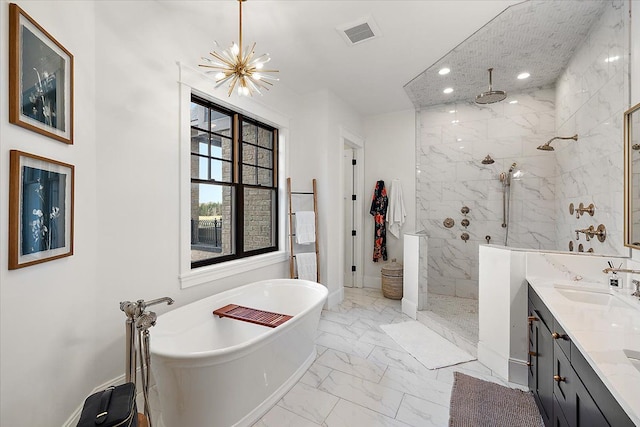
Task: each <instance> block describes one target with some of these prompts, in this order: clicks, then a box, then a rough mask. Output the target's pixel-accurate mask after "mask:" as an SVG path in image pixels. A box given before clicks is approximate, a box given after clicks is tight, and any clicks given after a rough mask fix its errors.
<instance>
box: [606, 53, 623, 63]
mask: <svg viewBox="0 0 640 427" xmlns="http://www.w3.org/2000/svg"><path fill="white" fill-rule="evenodd" d="M618 59H620V56H618V55H616V56H610V57H608V58H607V59H605V60H604V62H613V61H617V60H618Z"/></svg>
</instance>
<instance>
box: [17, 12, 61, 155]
mask: <svg viewBox="0 0 640 427" xmlns="http://www.w3.org/2000/svg"><path fill="white" fill-rule="evenodd" d="M9 122H10V123H13V124H16V125H18V126H22V127H24V128H26V129H29V130H32V131H34V132H37V133H40V134H42V135H46V136H48V137H50V138H54V139H57V140H58V141H62V142H64V143H67V144H73V55H71V53H70V52H69V51H68V50H66V49H65V48H64V47H63V46H62V45H61V44H60V43H58V42H57V41H56V39H54V38H53V37H52V36H51V35H50V34H49V33H47V31H45V29H44V28H42V27H41V26H40V25H39V24H38V23H37V22H36V21H35V20H34V19H33V18H31V17H30V16H29V15H27V13H26V12H25V11H24V10H22V9H21V8H20V7H19V6H18V5H16V4H14V3H11V4H9Z"/></svg>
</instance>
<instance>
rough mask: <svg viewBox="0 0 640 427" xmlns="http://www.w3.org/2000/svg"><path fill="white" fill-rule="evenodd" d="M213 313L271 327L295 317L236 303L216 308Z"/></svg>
mask: <svg viewBox="0 0 640 427" xmlns="http://www.w3.org/2000/svg"><path fill="white" fill-rule="evenodd" d="M213 314H214V315H216V316H220V317H228V318H230V319H236V320H242V321H244V322H249V323H255V324H257V325H262V326H268V327H270V328H275V327H276V326H280V325H282V324H283V323H284V322H286V321H287V320H289V319H291V318H292V317H293V316H288V315H286V314H280V313H273V312H271V311H264V310H257V309H255V308H249V307H243V306H241V305H236V304H229V305H225V306H224V307H220V308H219V309H217V310H214V311H213Z"/></svg>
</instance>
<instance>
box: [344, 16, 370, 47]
mask: <svg viewBox="0 0 640 427" xmlns="http://www.w3.org/2000/svg"><path fill="white" fill-rule="evenodd" d="M337 30H338V32H339V33H340V34H341V35H342V37H343V38H344V40H345V42H346V43H347V44H348V45H349V46H353V45H355V44H358V43H362V42H364V41H367V40H371V39H373V38H376V37H378V36H380V30H378V26H377V25H376V24H375V22H374V21H373V19H372V18H371V17H367V18H363V19H360V20H358V21H356V22H352V23H350V24H346V25H342V26H340V27H338V28H337Z"/></svg>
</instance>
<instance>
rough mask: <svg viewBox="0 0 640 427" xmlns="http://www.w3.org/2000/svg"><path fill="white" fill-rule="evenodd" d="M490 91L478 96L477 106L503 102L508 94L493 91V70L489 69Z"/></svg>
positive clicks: (501, 91)
mask: <svg viewBox="0 0 640 427" xmlns="http://www.w3.org/2000/svg"><path fill="white" fill-rule="evenodd" d="M488 71H489V91H488V92H482V93H481V94H480V95H478V96H476V104H493V103H494V102H500V101H503V100H504V99H505V98H506V97H507V92H505V91H503V90H493V87H492V79H491V72H492V71H493V68H489V70H488Z"/></svg>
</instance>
